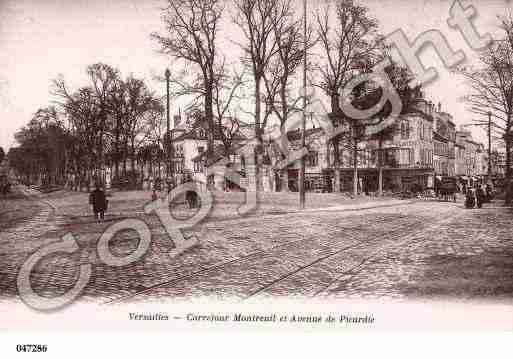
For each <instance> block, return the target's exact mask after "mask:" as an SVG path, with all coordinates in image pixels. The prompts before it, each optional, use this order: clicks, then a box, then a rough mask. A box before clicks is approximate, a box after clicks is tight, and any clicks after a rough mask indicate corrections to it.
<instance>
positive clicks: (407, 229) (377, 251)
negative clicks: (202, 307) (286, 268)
mask: <svg viewBox="0 0 513 359" xmlns="http://www.w3.org/2000/svg"><path fill="white" fill-rule="evenodd" d="M462 213H463V212H458V213H455V214H453V215H452V216H449V217H446V218H444V219H442V220H439V221H436V222H435V223H434V224H433V223H431V224H430V225H429V228H430V229H433V228H434V227H438V226H440V225H441V224H445V223H447V222H449V221H452V220H453V219H454V218H456V217H458V216H459V215H461V214H462ZM418 227H419V225H418V224H411V225H408V226H405V227H401V229H402V231H401V232H403V233H404V232H406V233H408V235H406V236H405V237H404V238H402V240H400V241H399V242H398V243H395V244H394V245H383V246H381V247H380V248H377V249H374V250H373V251H372V254H370V255H369V256H368V257H365V258H364V259H362V260H361V261H359V262H358V263H357V264H356V265H354V266H352V267H351V268H349V269H348V270H345V271H343V272H341V273H339V274H338V276H336V277H335V278H334V279H333V280H331V281H330V283H329V284H327V285H321V286H320V287H321V288H320V289H319V290H317V291H316V292H314V294H313V295H311V297H315V296H318V295H320V294H322V293H323V292H326V291H327V290H328V289H329V288H331V287H332V286H333V285H335V284H336V283H337V282H338V280H339V279H340V277H342V276H343V275H346V274H348V273H353V272H354V271H355V270H356V269H358V268H362V267H363V266H364V265H365V264H366V263H369V262H370V261H371V260H372V259H375V258H377V257H379V256H381V255H382V253H383V249H385V247H386V248H387V249H390V247H397V246H398V245H399V244H406V243H407V242H408V241H410V240H412V239H413V238H415V237H416V236H418V235H420V234H422V233H423V231H424V229H425V228H422V229H418ZM414 229H416V230H414ZM410 230H413V231H412V232H410ZM396 232H398V231H393V232H389V233H387V234H385V236H382V235H378V236H373V237H372V239H370V240H367V241H363V242H360V243H359V244H358V245H356V246H352V247H351V248H349V249H361V248H364V247H365V246H367V245H369V244H370V243H371V242H377V241H378V240H383V239H385V240H386V239H396V238H397V233H396ZM384 237H385V238H384ZM344 252H345V251H344V250H343V249H341V250H337V251H334V252H332V253H330V254H327V255H325V256H323V257H320V258H317V259H316V260H314V261H312V262H310V263H308V264H306V265H304V266H302V267H301V268H298V269H296V270H295V271H292V272H290V273H287V274H285V275H283V276H282V277H280V278H277V279H275V280H274V281H272V282H270V283H269V284H267V285H265V286H262V287H261V288H259V289H257V290H255V291H254V292H252V293H250V294H249V295H248V296H247V297H246V298H245V299H244V300H247V299H250V298H252V297H254V296H256V295H258V294H260V293H263V292H265V291H266V290H269V289H271V288H272V287H273V286H276V285H277V284H279V283H281V282H282V281H284V280H287V279H289V278H291V277H292V276H294V275H296V274H298V273H300V272H301V271H303V270H305V269H311V268H312V267H314V266H316V265H319V264H321V263H322V262H323V261H325V260H327V259H330V258H332V257H336V256H337V255H340V254H343V253H344Z"/></svg>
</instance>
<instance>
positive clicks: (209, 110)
mask: <svg viewBox="0 0 513 359" xmlns="http://www.w3.org/2000/svg"><path fill="white" fill-rule="evenodd" d="M296 4H297V2H296V1H293V0H231V1H228V0H182V1H179V2H178V1H174V0H168V3H167V6H166V8H165V9H163V13H162V20H163V23H164V25H165V32H164V33H153V34H151V38H152V39H153V40H154V41H155V42H156V43H157V44H158V46H159V48H160V50H161V52H162V53H163V54H165V55H167V56H169V57H170V58H171V59H172V60H173V70H175V71H174V73H173V74H172V76H171V84H172V94H173V96H176V97H179V96H186V97H188V98H189V99H191V108H195V109H197V110H198V111H199V113H201V117H200V118H201V119H202V120H203V121H205V125H206V128H208V129H209V131H208V134H209V137H208V141H207V142H208V143H207V155H208V156H212V155H213V149H214V134H215V133H219V131H216V130H215V129H216V128H217V127H219V126H220V125H221V124H223V123H224V122H225V121H228V119H231V121H232V122H233V119H234V117H235V116H234V112H235V111H234V108H235V107H236V106H237V104H238V102H239V101H241V100H247V98H248V96H244V93H245V92H246V91H247V90H249V92H250V93H251V95H250V96H249V98H250V99H251V100H252V101H251V103H252V104H253V108H251V109H248V108H247V107H246V109H247V110H248V111H247V113H249V114H251V116H253V119H252V122H253V123H254V130H255V138H257V139H259V140H262V136H263V133H264V130H265V129H266V128H267V127H268V126H269V123H270V121H271V118H274V119H277V120H278V123H279V125H280V128H281V131H282V132H283V133H284V132H285V131H287V130H288V129H290V127H291V126H290V119H291V118H292V116H294V115H295V114H297V113H298V112H299V111H300V110H301V106H300V105H301V104H300V101H301V100H302V99H303V100H304V99H305V98H304V96H302V95H301V93H300V91H298V90H299V86H297V83H299V81H298V80H299V79H300V78H301V74H300V73H298V70H300V69H301V67H302V65H303V63H302V61H303V57H304V55H305V51H308V52H310V53H311V56H309V58H310V59H311V60H310V62H309V63H308V73H309V74H310V76H309V83H310V84H309V85H310V86H311V87H315V88H317V89H320V91H321V92H322V93H323V95H324V96H326V97H327V98H329V99H330V101H329V103H330V109H329V111H330V112H331V114H332V116H331V117H330V119H331V121H332V125H333V126H334V127H338V126H340V125H343V124H346V125H349V126H350V127H351V128H352V129H353V130H351V131H349V132H347V133H341V134H340V135H339V136H336V137H334V138H333V139H332V140H331V146H332V148H333V150H334V163H333V167H334V168H335V169H338V168H339V164H340V153H339V148H340V147H341V146H345V147H347V146H349V147H351V148H353V149H354V152H355V166H356V153H357V149H358V142H359V141H362V140H363V138H362V137H361V136H360V135H358V136H357V135H355V134H356V133H359V132H358V131H354V129H356V128H358V127H361V126H362V122H359V121H357V120H351V119H349V118H348V117H346V116H344V114H343V113H342V110H341V108H340V96H341V91H342V89H343V88H344V87H345V86H346V85H347V84H348V83H349V82H350V81H351V80H353V79H354V78H355V76H358V75H360V74H362V73H368V72H370V71H372V68H373V66H374V65H375V64H377V63H378V62H379V61H381V60H382V59H383V58H385V57H386V56H387V55H386V54H387V52H386V48H385V47H384V45H383V43H382V41H381V37H380V36H379V34H378V23H377V21H376V20H375V19H374V18H372V16H370V14H369V11H368V9H367V8H365V7H363V6H360V5H357V4H355V3H354V2H353V1H352V0H334V1H329V2H326V3H323V4H322V5H320V6H319V8H318V9H317V10H316V11H315V12H314V13H313V14H314V15H313V21H310V22H311V25H310V26H309V27H308V28H306V29H304V28H303V23H302V18H301V15H302V14H301V12H298V11H297V9H296ZM227 22H230V23H232V24H233V26H234V27H236V28H237V29H239V35H240V36H234V38H235V39H237V41H236V42H235V43H234V45H236V46H238V48H239V49H240V53H241V58H240V59H239V60H240V61H237V62H236V63H228V60H227V57H226V55H225V54H224V53H223V41H225V42H226V41H227V40H228V39H226V38H222V37H220V30H221V28H222V26H224V25H225V24H226V23H227ZM305 34H306V38H305ZM230 41H231V40H230ZM224 48H226V44H224ZM387 72H388V73H389V75H390V77H391V79H392V83H393V84H394V86H395V87H396V88H397V89H398V90H400V93H401V96H402V97H403V100H407V99H409V98H410V97H412V95H413V94H416V93H418V91H414V90H415V89H411V88H410V87H409V86H408V85H407V84H408V81H409V80H410V78H409V77H408V74H407V72H406V71H405V70H404V69H403V68H401V67H399V66H397V65H395V64H393V65H391V66H389V68H387ZM87 75H88V79H89V83H88V84H87V85H86V86H83V87H81V88H79V89H76V90H74V89H70V88H69V86H68V85H67V83H66V82H65V80H64V78H58V79H56V80H55V81H54V82H53V86H52V93H53V95H54V96H55V99H56V105H55V106H52V107H48V108H45V109H42V110H40V111H38V112H37V113H36V114H35V116H34V118H33V119H32V120H31V122H30V123H29V124H28V125H27V126H26V127H24V128H23V129H22V130H20V131H19V133H18V134H17V135H16V139H17V140H18V142H19V143H20V146H19V147H18V148H15V149H13V151H12V155H11V157H12V158H13V159H15V160H14V161H12V163H13V164H14V165H15V166H17V169H18V172H20V173H23V174H25V175H26V176H27V177H30V176H36V177H39V178H41V177H42V178H44V179H45V181H46V182H47V183H60V182H62V181H65V180H66V179H67V178H69V177H70V175H71V176H72V177H74V178H75V179H80V181H82V182H85V183H90V182H91V178H92V177H94V176H95V175H98V174H99V173H100V172H101V170H102V169H103V168H105V166H113V168H114V171H115V173H114V175H115V177H116V178H120V177H122V176H126V175H127V162H130V163H131V166H130V167H131V168H132V169H133V168H135V167H136V165H137V163H139V164H144V163H146V162H149V163H150V164H153V163H157V165H159V162H160V161H162V158H163V155H164V153H163V149H164V146H163V139H164V133H165V128H163V126H162V113H163V106H162V103H161V101H160V99H159V98H157V97H156V95H155V94H154V93H153V92H152V91H151V90H150V89H149V88H148V86H147V85H146V84H145V82H144V81H143V80H141V79H137V78H135V77H133V76H129V77H127V78H122V76H121V74H120V72H119V71H118V70H117V69H115V68H112V67H111V66H108V65H106V64H101V63H100V64H94V65H91V66H89V67H88V68H87ZM368 88H372V86H371V84H365V85H363V86H360V87H359V88H357V89H356V90H355V93H354V94H353V95H354V96H355V97H356V101H357V100H358V97H360V98H362V97H365V96H367V95H368V91H366V90H367V89H368ZM305 96H306V94H305ZM306 100H309V99H306ZM363 102H365V101H363ZM403 102H404V101H403ZM370 105H372V104H370ZM386 115H387V109H383V111H382V112H381V113H380V114H379V116H380V117H381V118H382V117H384V116H386ZM232 125H233V123H232ZM232 128H233V129H235V130H236V129H238V125H236V124H235V125H233V126H232ZM232 132H233V131H232ZM232 134H233V133H230V131H228V133H222V137H223V138H222V140H223V144H224V149H225V150H226V151H227V152H228V151H229V150H230V146H231V141H230V138H231V137H232V136H231V135H232ZM389 134H390V133H389V132H387V131H383V133H381V134H380V136H381V137H380V141H381V142H382V141H384V140H385V139H386V137H387V136H389ZM282 138H286V136H282ZM381 142H380V143H381ZM159 168H160V165H159ZM257 171H258V166H257ZM355 173H356V169H355ZM258 177H259V176H258V175H257V178H258ZM355 178H356V174H355ZM27 180H30V178H27ZM80 181H79V182H80ZM339 188H340V172H339V171H338V170H337V171H336V180H335V189H336V190H338V189H339ZM355 190H356V186H355Z"/></svg>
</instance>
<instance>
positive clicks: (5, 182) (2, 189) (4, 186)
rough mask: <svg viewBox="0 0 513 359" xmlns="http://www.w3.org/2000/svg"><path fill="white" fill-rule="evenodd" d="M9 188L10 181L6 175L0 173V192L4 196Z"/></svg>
mask: <svg viewBox="0 0 513 359" xmlns="http://www.w3.org/2000/svg"><path fill="white" fill-rule="evenodd" d="M10 190H11V182H10V181H9V178H8V177H7V175H3V174H1V173H0V194H3V195H4V196H5V195H6V194H7V193H9V192H10Z"/></svg>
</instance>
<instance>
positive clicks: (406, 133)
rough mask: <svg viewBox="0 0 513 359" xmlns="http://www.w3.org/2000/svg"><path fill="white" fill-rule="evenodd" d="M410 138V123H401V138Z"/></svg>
mask: <svg viewBox="0 0 513 359" xmlns="http://www.w3.org/2000/svg"><path fill="white" fill-rule="evenodd" d="M409 137H410V128H409V125H408V122H406V121H403V122H402V123H401V138H402V139H403V140H406V139H408V138H409Z"/></svg>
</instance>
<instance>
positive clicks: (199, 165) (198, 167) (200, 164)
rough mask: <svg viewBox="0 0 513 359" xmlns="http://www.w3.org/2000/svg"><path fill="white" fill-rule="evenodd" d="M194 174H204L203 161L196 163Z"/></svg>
mask: <svg viewBox="0 0 513 359" xmlns="http://www.w3.org/2000/svg"><path fill="white" fill-rule="evenodd" d="M194 172H196V173H201V172H203V162H201V161H195V162H194Z"/></svg>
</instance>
